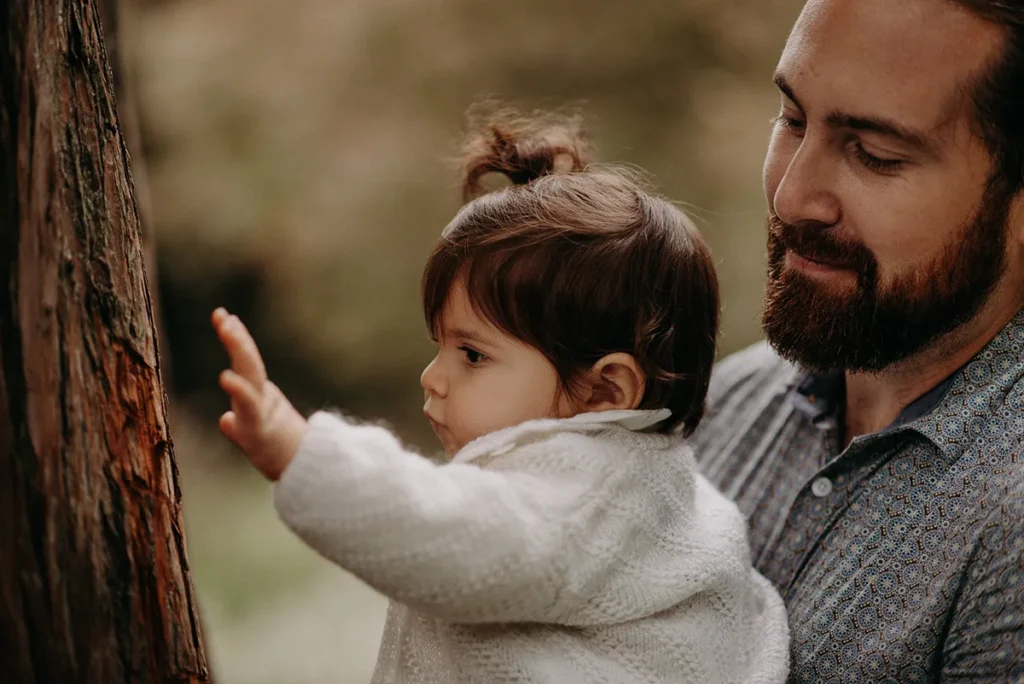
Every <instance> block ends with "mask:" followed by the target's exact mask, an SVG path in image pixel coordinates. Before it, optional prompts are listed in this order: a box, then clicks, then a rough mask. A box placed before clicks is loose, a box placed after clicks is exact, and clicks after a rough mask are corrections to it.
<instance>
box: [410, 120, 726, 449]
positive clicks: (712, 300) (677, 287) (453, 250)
mask: <svg viewBox="0 0 1024 684" xmlns="http://www.w3.org/2000/svg"><path fill="white" fill-rule="evenodd" d="M465 152H466V153H465V165H464V168H463V179H464V186H463V190H464V194H465V197H466V199H468V200H470V201H469V203H468V204H466V205H465V206H464V207H463V208H462V210H461V211H460V212H459V213H458V214H457V215H456V217H455V218H454V219H453V220H452V222H451V223H450V224H449V225H448V226H447V227H446V228H445V230H444V232H443V233H442V235H441V239H440V241H439V242H438V245H437V247H436V248H435V249H434V252H433V254H432V255H431V256H430V259H429V260H428V262H427V265H426V268H425V271H424V274H423V311H424V316H425V317H426V322H427V326H428V327H429V328H430V329H431V330H432V331H433V333H434V334H435V335H437V334H439V333H440V332H441V327H442V324H443V321H442V317H443V315H444V309H445V305H446V302H447V300H448V297H449V295H450V293H451V290H452V287H453V285H455V283H456V282H459V281H460V279H461V282H462V283H463V284H464V285H465V288H466V292H467V296H468V298H469V301H470V303H471V305H472V306H473V308H474V309H475V310H476V311H477V313H479V314H480V315H481V316H483V317H484V318H486V319H487V320H489V321H490V322H491V323H492V324H493V325H495V326H496V327H497V328H499V329H501V330H503V331H505V332H507V333H508V334H510V335H512V336H513V337H515V338H517V339H519V340H521V341H523V342H524V343H526V344H528V345H530V346H531V347H534V348H535V349H537V350H539V351H540V352H541V353H542V354H544V356H545V357H547V359H548V360H549V361H550V362H551V363H552V365H553V366H554V367H555V369H556V371H557V372H558V375H559V378H560V380H561V383H562V386H563V388H564V389H565V390H566V391H567V392H570V393H571V392H573V391H574V381H575V380H577V379H578V378H579V374H580V373H581V372H584V371H586V370H587V369H589V368H590V367H591V366H592V365H593V364H594V363H595V362H596V361H598V360H599V359H601V358H602V357H603V356H605V355H607V354H611V353H614V352H626V353H629V354H631V355H632V356H633V357H634V358H635V359H636V361H637V363H638V364H639V366H640V367H641V368H642V369H643V371H644V373H645V374H646V388H645V393H644V396H643V399H642V402H641V404H640V408H642V409H655V408H668V409H670V410H671V411H672V417H671V418H670V419H669V420H668V421H666V423H664V424H662V425H661V427H660V430H661V431H669V430H672V429H674V428H677V427H680V426H681V431H682V432H683V433H684V434H689V433H691V432H693V430H694V429H695V428H696V427H697V424H698V423H699V422H700V419H701V417H702V416H703V413H704V405H705V396H706V394H707V389H708V383H709V381H710V377H711V366H712V363H713V360H714V356H715V342H716V337H717V333H718V318H719V298H718V281H717V278H716V275H715V269H714V265H713V263H712V260H711V255H710V252H709V250H708V248H707V246H706V244H705V243H704V241H703V240H702V239H701V236H700V234H699V233H698V232H697V230H696V228H695V227H694V226H693V224H692V223H691V222H690V220H689V219H688V218H687V216H686V215H685V214H684V213H683V212H682V211H680V210H679V209H678V208H677V207H675V206H674V205H672V204H671V203H669V202H668V201H666V200H664V199H661V198H659V197H656V196H653V195H652V194H649V193H648V192H646V191H644V190H643V189H642V188H641V186H640V185H639V183H638V182H637V181H636V180H634V178H633V176H635V175H636V174H635V173H633V174H631V173H629V172H625V171H621V170H614V169H610V168H594V167H590V166H587V161H586V149H585V146H584V144H583V143H582V142H581V139H580V137H579V135H578V130H577V129H576V128H575V126H574V125H573V123H572V122H571V121H570V122H563V123H562V124H558V125H552V124H550V123H545V122H542V121H536V122H527V121H522V120H519V119H510V118H504V119H502V120H497V121H491V122H489V123H488V124H487V125H486V126H484V127H483V128H482V129H481V130H480V131H478V132H477V133H476V134H474V135H473V136H471V138H470V140H469V142H468V144H467V147H466V151H465ZM560 162H564V164H560ZM560 165H561V166H564V169H563V171H562V172H556V169H557V168H558V167H559V166H560ZM489 173H497V174H502V175H504V176H506V177H507V178H508V179H509V180H511V181H512V183H513V185H511V186H510V187H506V188H504V189H501V190H498V191H496V192H491V193H485V192H483V190H482V188H481V186H480V181H481V179H482V178H483V177H484V176H485V175H487V174H489Z"/></svg>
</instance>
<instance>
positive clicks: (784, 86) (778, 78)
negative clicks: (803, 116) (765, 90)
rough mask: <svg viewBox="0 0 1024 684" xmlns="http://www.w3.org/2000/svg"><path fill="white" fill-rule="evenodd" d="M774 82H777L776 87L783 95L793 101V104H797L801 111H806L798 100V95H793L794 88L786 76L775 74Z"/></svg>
mask: <svg viewBox="0 0 1024 684" xmlns="http://www.w3.org/2000/svg"><path fill="white" fill-rule="evenodd" d="M772 81H774V82H775V87H776V88H778V89H779V90H781V91H782V94H783V95H785V96H786V97H788V98H789V99H790V100H792V101H793V104H795V105H796V106H797V108H798V109H799V110H800V111H803V110H804V108H803V107H802V106H801V105H800V101H799V100H798V99H796V95H795V94H793V88H792V86H790V85H789V82H788V81H786V77H785V76H783V75H782V74H780V73H778V72H775V76H773V77H772Z"/></svg>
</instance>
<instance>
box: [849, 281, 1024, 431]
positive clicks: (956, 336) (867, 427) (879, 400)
mask: <svg viewBox="0 0 1024 684" xmlns="http://www.w3.org/2000/svg"><path fill="white" fill-rule="evenodd" d="M997 298H998V296H994V297H993V300H994V299H997ZM994 303H995V302H990V304H994ZM1007 304H1008V303H1007ZM1021 305H1022V302H1017V303H1016V305H1013V304H1010V305H1007V306H1002V307H999V308H998V310H997V311H993V309H994V308H995V307H992V306H989V307H986V308H987V309H988V312H989V313H988V315H986V313H985V312H982V313H981V314H979V315H978V316H977V317H975V318H974V320H972V321H970V322H969V323H967V324H965V325H963V326H961V327H960V328H958V329H957V330H955V331H953V332H952V333H949V334H948V335H946V336H945V337H944V338H942V339H941V340H940V341H939V342H938V343H936V344H933V345H931V346H930V347H929V348H928V349H927V350H925V351H922V352H921V353H919V354H917V355H915V356H914V357H912V358H910V359H907V360H906V361H903V362H901V363H899V364H897V365H896V366H894V367H892V368H890V369H887V370H885V371H884V372H882V373H877V374H865V373H847V374H846V415H845V421H844V428H845V429H844V430H843V439H844V444H843V446H844V448H845V447H846V446H847V445H849V443H850V442H851V441H852V440H853V438H854V437H858V436H860V435H867V434H872V433H875V432H878V431H880V430H884V429H885V428H887V427H888V426H889V425H891V424H892V423H893V421H895V420H896V419H897V418H898V417H899V415H900V413H902V412H903V410H904V409H905V408H906V407H907V406H909V405H910V404H911V403H913V402H914V400H915V399H918V398H919V397H921V396H923V395H924V394H926V393H927V392H928V391H929V390H931V389H932V388H933V387H935V386H936V385H938V384H939V383H941V382H942V381H943V380H945V379H946V378H947V377H949V376H950V375H952V374H953V373H955V372H956V371H957V370H958V369H959V368H960V367H962V366H963V365H965V364H966V363H967V362H968V361H970V360H971V359H972V358H974V356H975V355H976V354H977V353H978V352H980V351H981V350H982V349H984V348H985V345H987V344H988V343H989V342H990V341H991V340H992V338H994V337H995V336H996V335H998V334H999V332H1000V331H1001V330H1002V329H1003V328H1004V327H1006V325H1007V324H1008V323H1009V322H1010V321H1011V320H1012V319H1013V317H1014V316H1015V315H1017V312H1018V311H1019V310H1020V307H1021Z"/></svg>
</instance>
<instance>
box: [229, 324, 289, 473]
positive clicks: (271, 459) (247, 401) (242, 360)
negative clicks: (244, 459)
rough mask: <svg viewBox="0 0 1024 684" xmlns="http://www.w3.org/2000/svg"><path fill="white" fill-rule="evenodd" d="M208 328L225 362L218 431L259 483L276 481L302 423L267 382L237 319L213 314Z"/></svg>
mask: <svg viewBox="0 0 1024 684" xmlns="http://www.w3.org/2000/svg"><path fill="white" fill-rule="evenodd" d="M212 320H213V327H214V329H215V330H216V331H217V336H218V337H220V341H221V344H223V345H224V349H225V350H227V352H228V356H230V357H231V369H230V370H225V371H224V372H223V373H221V374H220V386H221V389H223V390H224V391H225V392H227V393H228V396H229V397H231V410H230V411H228V412H227V413H225V414H224V415H223V416H221V417H220V430H221V432H223V433H224V434H225V436H227V437H228V439H230V440H231V441H233V442H235V443H236V444H237V445H238V446H240V447H241V448H242V451H244V452H245V455H246V456H248V457H249V460H250V461H252V464H253V465H254V466H256V469H257V470H259V471H260V472H261V473H263V475H264V476H265V477H267V478H268V479H270V480H277V478H279V477H280V476H281V473H283V472H284V469H285V468H287V467H288V464H289V463H291V461H292V459H293V458H294V457H295V452H296V451H298V449H299V444H300V443H301V442H302V438H303V436H305V434H306V427H307V426H306V419H305V418H303V417H302V416H301V415H300V414H299V412H298V411H296V410H295V407H294V406H292V404H291V402H289V401H288V399H287V398H286V397H285V396H284V394H282V393H281V390H279V389H278V388H277V386H275V385H274V383H272V382H270V381H269V380H267V369H266V368H265V367H264V365H263V358H262V357H260V351H259V349H257V348H256V342H255V341H254V340H253V339H252V335H250V334H249V331H248V330H247V329H246V327H245V325H244V324H243V323H242V321H241V320H240V319H239V318H238V316H233V315H229V314H228V312H227V311H225V310H224V309H222V308H221V309H217V310H216V311H214V312H213V316H212Z"/></svg>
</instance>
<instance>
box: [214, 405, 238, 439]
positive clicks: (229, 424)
mask: <svg viewBox="0 0 1024 684" xmlns="http://www.w3.org/2000/svg"><path fill="white" fill-rule="evenodd" d="M217 425H218V426H219V427H220V431H221V432H222V433H223V434H224V436H225V437H227V438H228V439H230V440H231V441H232V442H234V443H235V444H238V445H241V439H240V438H241V436H242V435H241V433H240V432H239V430H238V418H237V417H236V416H235V412H234V411H228V412H227V413H225V414H224V415H223V416H221V417H220V421H219V422H218V423H217Z"/></svg>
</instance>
